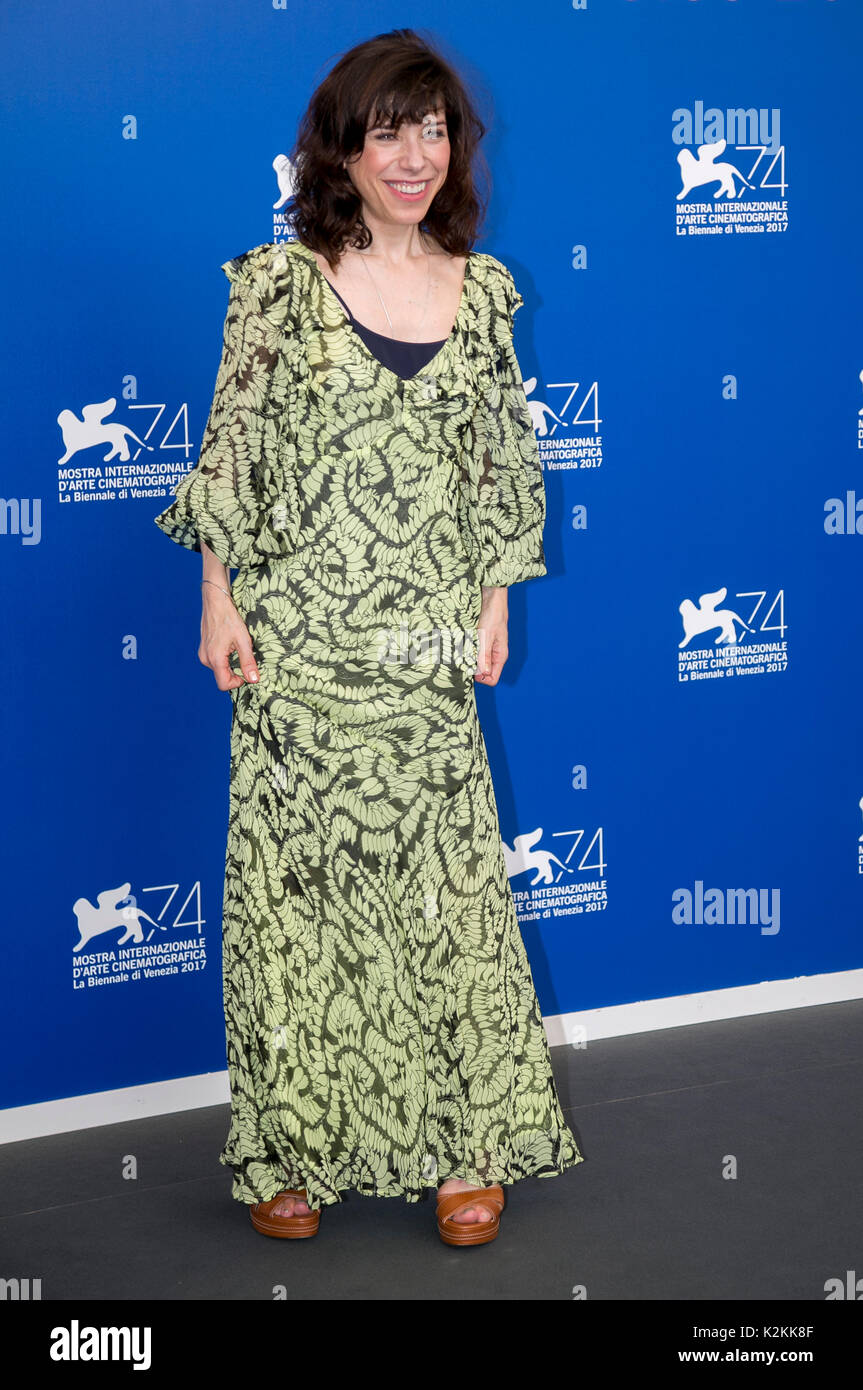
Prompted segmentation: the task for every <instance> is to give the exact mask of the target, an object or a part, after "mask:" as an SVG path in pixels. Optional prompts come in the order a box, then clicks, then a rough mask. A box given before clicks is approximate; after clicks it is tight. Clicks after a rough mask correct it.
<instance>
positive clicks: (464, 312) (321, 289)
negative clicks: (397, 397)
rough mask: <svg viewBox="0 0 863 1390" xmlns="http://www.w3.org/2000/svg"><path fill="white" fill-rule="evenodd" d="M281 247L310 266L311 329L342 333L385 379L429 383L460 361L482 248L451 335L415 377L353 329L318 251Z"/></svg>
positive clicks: (469, 265)
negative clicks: (396, 369)
mask: <svg viewBox="0 0 863 1390" xmlns="http://www.w3.org/2000/svg"><path fill="white" fill-rule="evenodd" d="M281 249H282V250H284V251H285V252H288V251H290V252H291V253H292V254H293V255H294V256H299V258H300V259H301V260H302V261H303V262H304V263H305V265H306V266H307V267H308V278H307V289H308V293H305V294H303V296H302V306H303V311H304V314H305V318H306V325H307V329H311V330H312V331H318V332H325V333H334V334H338V335H339V336H340V339H341V342H340V347H342V348H348V347H353V348H354V349H355V350H356V351H358V352H360V353H361V354H362V355H363V359H364V361H366V363H367V365H371V364H374V366H375V367H376V368H378V369H379V371H380V372H381V373H382V374H383V375H384V377H385V378H387V379H392V381H393V382H395V383H397V385H398V388H399V390H404V389H406V388H409V387H411V386H412V385H413V384H414V383H422V384H423V385H426V384H427V379H428V377H429V376H438V377H440V376H441V375H443V374H445V371H446V367H447V365H450V366H452V365H453V363H454V361H457V360H458V350H459V349H460V348H462V347H463V346H464V344H466V343H467V342H468V340H469V337H470V334H471V332H472V330H473V329H474V327H475V314H476V303H477V298H478V295H477V288H478V273H479V278H480V279H481V278H482V271H483V269H484V260H485V253H483V252H478V251H472V252H470V253H469V254H468V258H467V261H466V264H465V270H464V280H463V283H462V293H461V299H460V301H459V307H458V310H457V312H456V317H455V322H454V324H453V327H452V329H451V331H450V333H449V336H448V337H447V338H445V339H444V340H443V343H442V346H441V347H440V348H439V350H438V351H437V352H436V353H435V355H434V357H431V358H429V360H428V362H426V364H425V366H424V367H423V368H422V369H421V370H420V371H419V372H417V373H416V374H415V375H414V376H411V377H407V378H404V377H400V376H399V375H398V374H397V373H396V372H393V371H391V370H390V368H389V367H387V366H385V365H384V364H383V363H382V362H381V361H380V360H379V359H378V358H377V357H376V356H375V355H374V353H373V352H372V351H371V349H370V348H369V347H368V345H367V344H366V343H365V342H363V340H362V338H361V337H360V335H359V334H358V333H357V332H356V330H355V329H354V328H353V326H352V324H351V321H350V318H349V315H348V313H347V310H346V309H345V307H344V305H343V304H342V302H341V300H340V299H339V297H338V295H337V294H336V293H335V291H334V290H333V287H332V285H331V284H330V283H329V281H328V280H327V278H326V276H325V275H324V274H323V272H322V271H321V268H320V266H319V265H318V263H317V261H316V260H315V256H314V252H313V251H312V250H311V249H310V248H309V247H308V246H306V245H305V244H304V243H303V242H301V241H292V242H285V243H282V248H281ZM454 354H455V357H454Z"/></svg>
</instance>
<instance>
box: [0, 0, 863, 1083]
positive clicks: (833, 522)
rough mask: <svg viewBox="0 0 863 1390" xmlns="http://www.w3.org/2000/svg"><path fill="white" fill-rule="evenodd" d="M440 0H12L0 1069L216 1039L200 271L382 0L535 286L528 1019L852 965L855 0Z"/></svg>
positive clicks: (501, 754)
mask: <svg viewBox="0 0 863 1390" xmlns="http://www.w3.org/2000/svg"><path fill="white" fill-rule="evenodd" d="M428 15H429V11H428V9H427V7H426V6H421V5H419V4H414V3H402V4H389V3H379V4H367V5H366V6H364V7H363V8H362V10H361V11H359V12H358V11H357V10H356V8H355V7H354V6H352V5H349V4H348V3H346V0H345V2H344V3H342V2H341V0H340V2H339V3H327V4H325V5H321V4H318V3H316V4H311V3H308V0H299V2H298V3H293V4H290V5H287V4H271V3H269V0H258V3H250V0H220V3H217V4H206V5H204V4H200V3H195V2H194V0H172V3H171V4H168V3H147V0H142V3H139V4H137V5H132V6H123V7H121V8H118V7H114V6H105V5H104V4H102V3H96V0H79V3H78V4H77V5H76V6H74V7H72V8H71V9H70V8H69V7H68V6H64V5H60V4H59V3H56V2H53V0H31V3H29V4H28V5H27V6H18V7H14V8H12V7H7V8H6V10H5V12H4V14H3V16H2V18H0V31H2V55H3V56H2V63H3V67H4V69H5V70H4V73H3V92H4V95H3V105H4V124H5V126H6V130H7V141H6V151H5V154H4V156H3V162H4V170H3V178H4V188H5V191H6V195H7V196H6V217H5V225H4V232H3V241H4V257H3V264H4V269H5V276H4V303H5V308H6V326H5V332H4V334H3V345H4V349H5V366H4V380H5V382H6V386H7V389H6V393H5V415H6V420H5V437H6V441H7V444H6V448H5V451H4V460H3V485H2V491H3V505H2V508H0V517H2V523H0V524H2V526H3V533H2V536H0V563H2V571H3V594H4V603H3V617H4V652H5V657H6V661H7V679H6V681H5V682H4V709H5V721H4V722H5V736H4V739H3V752H4V764H5V775H4V790H5V805H6V812H7V814H6V824H5V828H4V834H3V846H4V857H5V863H6V871H5V874H4V894H3V896H4V899H5V909H6V911H5V924H4V939H3V946H4V951H3V956H4V971H3V976H2V985H0V989H2V995H3V1000H2V1005H3V1007H2V1018H3V1024H2V1027H3V1031H4V1037H3V1041H2V1047H3V1056H4V1057H5V1058H6V1059H7V1062H11V1065H8V1066H7V1067H6V1068H5V1075H4V1083H3V1094H2V1097H0V1104H2V1105H3V1106H7V1107H8V1106H20V1105H25V1104H28V1103H30V1102H36V1101H43V1100H50V1099H54V1098H58V1097H66V1096H74V1095H81V1094H85V1093H90V1092H95V1091H102V1090H106V1089H112V1088H117V1087H123V1086H128V1085H133V1084H136V1083H141V1082H148V1081H158V1080H161V1079H165V1078H170V1077H178V1076H188V1075H196V1074H198V1073H202V1072H207V1071H218V1070H221V1069H222V1068H223V1067H224V1065H225V1053H224V1028H223V1021H222V1001H221V975H220V965H219V962H220V927H221V924H220V909H221V892H222V875H223V868H224V835H225V827H226V821H227V810H228V781H227V777H228V730H229V722H230V700H229V697H228V695H226V694H224V693H220V692H219V691H218V690H217V688H216V686H215V683H214V681H213V678H212V675H211V673H210V672H209V671H207V670H205V669H204V668H203V667H202V666H200V665H199V663H198V661H197V655H196V653H197V644H198V633H199V617H200V596H199V595H200V588H199V579H200V559H199V557H197V556H194V555H192V554H191V553H190V552H188V551H185V550H182V549H180V548H179V547H177V546H174V545H170V544H168V543H166V540H165V537H164V536H163V535H162V534H161V533H160V532H159V531H158V529H157V528H156V527H155V526H154V524H153V518H154V516H155V515H156V514H157V513H158V512H160V511H162V510H163V509H164V507H165V506H167V505H168V502H169V500H170V492H171V488H172V487H173V486H174V485H175V483H176V482H177V480H178V478H179V477H180V476H181V475H182V474H183V473H184V472H185V471H186V470H188V469H189V468H190V467H192V466H193V465H194V463H195V460H196V451H197V447H198V445H199V443H200V439H201V433H202V430H203V425H204V423H205V420H206V415H207V411H208V408H209V404H210V399H211V396H212V390H213V383H214V379H215V372H216V367H217V365H218V359H219V354H220V348H221V325H222V320H223V317H224V313H225V309H226V305H227V293H228V284H227V281H226V280H225V278H224V276H223V274H222V272H221V270H220V269H219V267H220V265H221V263H222V262H223V261H225V260H227V259H228V258H229V257H231V256H235V255H238V254H240V253H241V252H242V251H244V250H247V249H248V248H250V247H252V246H255V245H257V244H259V243H261V242H263V241H270V240H273V241H278V240H281V239H282V238H283V237H284V236H285V235H286V234H287V233H286V229H285V226H284V213H283V211H282V210H280V208H279V206H277V205H278V204H279V201H280V197H281V194H280V189H279V183H278V179H277V170H278V166H279V163H280V157H284V156H285V155H288V154H289V152H290V149H291V146H292V144H293V140H294V136H295V131H296V124H297V120H298V118H299V116H300V114H301V113H302V111H303V109H304V107H305V104H306V102H307V100H308V97H309V95H310V93H311V91H312V90H313V88H314V86H315V85H317V83H318V81H320V79H321V77H322V76H323V75H324V73H325V72H326V71H327V70H328V69H329V67H330V66H331V65H332V63H333V62H334V61H335V59H336V57H337V56H338V54H339V53H341V52H342V51H344V50H345V49H347V48H348V47H350V46H351V45H352V44H353V43H355V42H358V41H359V40H361V39H364V38H367V37H370V36H371V35H372V34H374V33H378V32H381V31H384V30H387V29H390V28H393V27H396V26H403V25H413V26H415V27H417V28H419V29H420V30H421V32H423V33H425V34H426V35H427V36H428V37H430V38H431V39H432V40H437V41H439V42H440V44H441V46H442V48H443V51H444V53H445V54H446V55H447V56H449V57H450V58H451V59H452V60H453V61H455V62H456V63H457V65H458V66H459V68H460V69H461V71H462V72H463V74H464V75H465V77H466V79H467V81H468V82H469V83H470V84H471V86H472V87H473V89H474V90H475V92H476V93H477V96H478V99H479V102H480V106H481V109H482V110H483V112H484V113H485V114H486V116H487V117H488V121H489V124H490V125H491V133H490V135H489V137H488V140H487V142H486V150H487V159H488V162H489V165H490V167H491V170H492V174H493V178H494V195H493V198H492V203H491V208H490V213H489V218H488V223H487V228H486V234H485V236H484V238H483V240H482V241H481V242H480V243H479V244H478V246H477V248H476V249H478V250H486V251H491V252H492V253H493V254H494V255H496V256H497V257H499V258H500V259H501V260H502V261H503V262H504V263H505V264H506V265H508V266H509V268H510V269H511V271H512V273H513V275H514V277H515V281H516V285H517V287H518V288H519V290H520V291H521V293H522V294H523V296H524V299H525V305H524V308H523V309H521V310H520V311H519V313H518V315H517V316H516V348H517V351H518V354H519V359H520V362H521V365H522V371H523V375H524V378H525V381H526V385H527V389H528V398H529V400H530V402H531V407H532V411H533V413H534V418H535V424H536V430H537V436H538V439H539V447H540V451H541V455H542V458H543V462H544V465H545V478H546V488H547V496H548V513H549V514H548V523H547V527H546V554H547V560H548V568H549V573H548V576H547V577H545V578H543V579H540V580H533V581H529V582H527V583H525V584H522V585H518V586H516V587H514V588H513V589H512V591H511V593H510V612H511V619H510V628H511V656H510V660H509V663H508V665H507V667H506V670H505V673H504V676H503V679H502V681H501V683H500V685H499V686H498V687H497V688H496V689H494V690H486V689H482V688H480V689H479V690H478V691H477V699H478V704H479V708H480V716H481V720H482V723H483V728H484V731H485V736H486V741H487V745H488V749H489V754H490V758H491V762H492V768H493V772H494V776H495V785H496V789H497V796H498V804H499V809H500V813H501V829H502V835H503V838H504V841H505V842H506V845H507V847H508V849H509V850H510V851H511V856H510V866H511V870H512V873H511V883H512V888H513V892H514V894H515V896H516V901H517V905H518V909H519V914H520V917H521V920H522V930H523V933H524V939H525V942H526V945H527V948H528V953H529V956H530V961H531V966H532V969H533V972H534V978H535V981H536V985H537V990H538V994H539V998H540V1003H541V1006H542V1009H543V1012H544V1013H545V1014H546V1015H549V1014H559V1013H567V1012H571V1011H581V1010H585V1009H590V1008H596V1007H599V1006H603V1005H610V1004H618V1003H626V1002H628V1001H633V1000H643V999H654V998H664V997H667V996H671V995H678V994H685V993H691V992H697V991H705V990H713V989H720V988H723V987H726V986H731V985H737V984H746V983H751V982H757V981H763V980H781V979H788V978H790V977H793V976H800V975H811V974H816V973H822V972H838V971H845V970H848V969H850V968H852V967H854V966H856V965H858V964H859V962H860V950H859V923H860V910H861V893H863V840H861V833H863V813H861V797H863V749H861V738H860V724H861V721H860V677H861V644H860V576H861V556H863V371H861V369H863V342H861V338H860V323H861V298H863V296H861V276H860V227H861V178H860V152H859V53H860V44H861V39H863V13H861V7H860V5H859V4H857V3H852V0H737V3H735V2H734V0H679V2H677V0H589V3H584V4H568V3H564V2H563V0H561V3H548V0H541V3H539V4H537V5H533V6H530V7H529V8H528V9H526V8H525V7H524V6H522V5H516V4H513V3H510V2H509V0H503V2H502V3H501V0H496V3H479V4H475V5H473V6H470V7H465V6H464V5H462V4H459V3H453V0H440V3H439V4H438V5H437V6H436V7H435V10H434V15H433V26H431V27H430V26H428V24H427V17H428ZM723 141H724V144H722V142H723ZM705 147H706V148H705ZM711 147H713V148H711ZM100 403H105V404H104V406H103V407H102V408H101V409H100V408H98V407H99V406H100ZM93 407H97V409H95V410H93V409H92V408H93ZM88 409H90V414H89V416H88V415H87V413H86V412H87V411H88ZM88 419H89V421H90V424H89V425H84V424H82V420H88ZM94 421H95V423H93V422H94ZM100 422H102V423H100ZM115 444H116V448H115V449H114V450H113V452H114V457H113V458H107V457H106V456H107V455H109V454H110V453H111V452H112V446H113V445H115ZM735 890H750V891H749V892H748V893H746V894H743V893H736V892H735ZM102 894H105V895H106V896H105V898H104V899H103V900H102V904H100V895H102ZM124 894H125V895H126V896H125V898H124V897H123V895H124ZM118 900H121V901H120V915H119V916H118V915H117V914H116V913H114V914H112V908H113V906H114V905H115V904H116V903H117V902H118ZM105 904H106V905H105ZM124 907H125V908H126V915H125V917H123V916H122V909H123V908H124ZM139 911H140V912H143V913H145V914H146V918H144V917H142V918H140V922H141V936H142V940H141V943H140V944H136V943H135V941H134V940H129V941H127V942H126V943H125V946H124V947H121V946H120V945H119V942H120V940H121V939H122V938H123V937H124V934H125V933H126V929H127V926H128V925H129V923H130V922H134V920H135V918H136V914H137V913H138V912H139ZM91 934H92V935H91ZM82 938H83V939H84V940H85V942H86V944H85V945H84V946H83V947H82V948H81V949H80V950H78V951H77V952H76V951H75V950H74V949H73V948H74V947H75V946H76V944H77V943H78V942H79V941H80V940H81V939H82ZM128 948H132V949H131V950H130V951H129V953H128V954H123V951H124V950H128ZM165 970H168V971H169V973H164V971H165ZM159 972H162V973H159Z"/></svg>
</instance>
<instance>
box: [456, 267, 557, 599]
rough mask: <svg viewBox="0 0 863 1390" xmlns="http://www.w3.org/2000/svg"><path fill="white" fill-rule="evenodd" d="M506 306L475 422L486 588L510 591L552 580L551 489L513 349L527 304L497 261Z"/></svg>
mask: <svg viewBox="0 0 863 1390" xmlns="http://www.w3.org/2000/svg"><path fill="white" fill-rule="evenodd" d="M496 268H497V271H498V276H497V281H496V285H495V290H494V296H495V299H496V301H497V304H498V306H499V313H498V314H497V315H496V316H495V329H494V333H493V337H492V343H491V360H490V370H489V371H488V373H487V375H486V379H485V382H484V389H483V392H482V399H481V402H480V406H479V409H478V411H477V416H476V420H475V428H474V439H475V447H476V448H477V450H478V465H479V467H478V492H477V517H478V523H479V536H478V542H479V555H480V563H479V574H478V578H479V582H480V583H481V584H484V585H487V586H489V587H491V586H499V587H505V586H509V585H511V584H518V583H520V582H521V581H522V580H525V579H537V578H540V577H541V576H542V575H544V574H546V573H547V572H548V571H547V567H546V562H545V553H544V550H543V529H544V526H545V516H546V498H545V483H544V481H543V473H542V463H541V461H540V457H539V446H538V444H537V440H536V435H535V434H534V429H533V422H532V420H531V417H530V410H529V408H528V404H527V396H526V394H525V389H524V382H523V380H522V375H521V369H520V367H519V363H518V358H517V357H516V353H515V346H514V343H513V315H514V314H515V311H516V310H517V309H519V308H520V307H521V305H522V304H523V303H524V300H523V298H522V296H521V295H520V294H519V292H518V290H517V289H516V287H515V282H514V281H513V278H512V275H511V273H510V271H509V270H508V269H507V268H506V267H505V266H504V265H503V264H502V263H501V262H499V261H498V262H496Z"/></svg>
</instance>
